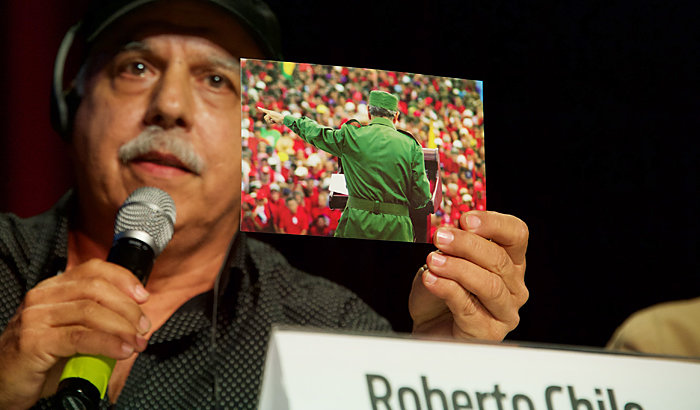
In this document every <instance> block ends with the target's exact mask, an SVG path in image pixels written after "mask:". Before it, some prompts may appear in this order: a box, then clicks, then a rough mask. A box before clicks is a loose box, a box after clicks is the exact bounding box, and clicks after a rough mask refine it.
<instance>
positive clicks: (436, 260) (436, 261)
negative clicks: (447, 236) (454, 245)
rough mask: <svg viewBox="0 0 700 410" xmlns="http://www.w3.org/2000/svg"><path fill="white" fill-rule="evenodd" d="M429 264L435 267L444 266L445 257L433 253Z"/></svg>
mask: <svg viewBox="0 0 700 410" xmlns="http://www.w3.org/2000/svg"><path fill="white" fill-rule="evenodd" d="M430 262H431V263H432V264H433V265H435V266H442V265H444V264H445V256H444V255H440V254H439V253H433V254H432V257H431V258H430Z"/></svg>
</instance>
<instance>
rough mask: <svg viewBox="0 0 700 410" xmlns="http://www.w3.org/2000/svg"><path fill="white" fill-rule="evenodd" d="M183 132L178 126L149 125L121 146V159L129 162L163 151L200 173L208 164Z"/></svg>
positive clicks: (190, 169)
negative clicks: (165, 127)
mask: <svg viewBox="0 0 700 410" xmlns="http://www.w3.org/2000/svg"><path fill="white" fill-rule="evenodd" d="M181 134H182V131H180V130H179V129H177V128H175V129H170V130H167V131H166V130H164V129H163V128H162V127H159V126H157V125H151V126H148V127H147V128H146V129H145V130H143V132H141V133H140V134H139V135H138V136H137V137H136V138H134V139H133V140H131V141H129V142H127V143H126V144H124V145H122V146H121V147H120V148H119V153H118V155H119V160H120V161H122V162H123V163H127V162H129V161H132V160H135V159H137V158H139V157H141V156H144V155H146V154H148V153H151V152H161V153H166V154H171V155H173V156H175V157H176V158H177V159H178V160H179V161H180V162H181V163H182V165H184V166H185V167H186V168H187V169H188V170H189V171H191V172H193V173H195V174H197V175H200V174H201V173H202V172H203V171H204V169H205V168H206V164H205V163H204V160H203V159H202V157H201V156H200V155H199V154H197V152H196V151H195V149H194V147H193V146H192V144H191V143H190V142H189V141H188V140H187V139H186V138H185V137H183V136H182V135H181Z"/></svg>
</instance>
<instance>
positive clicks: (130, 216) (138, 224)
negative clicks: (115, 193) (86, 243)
mask: <svg viewBox="0 0 700 410" xmlns="http://www.w3.org/2000/svg"><path fill="white" fill-rule="evenodd" d="M174 226H175V202H174V201H173V199H172V198H171V197H170V195H168V193H167V192H165V191H163V190H160V189H158V188H154V187H141V188H139V189H137V190H135V191H134V192H132V193H131V195H129V197H128V198H126V201H124V203H123V204H122V206H121V208H119V212H118V213H117V219H116V221H115V222H114V235H115V236H117V235H119V234H121V233H123V232H126V231H140V232H145V233H146V234H148V235H150V236H151V238H153V242H154V243H155V248H154V249H153V252H154V253H155V256H158V255H160V253H161V252H162V251H163V249H165V245H167V244H168V242H170V238H172V237H173V231H174Z"/></svg>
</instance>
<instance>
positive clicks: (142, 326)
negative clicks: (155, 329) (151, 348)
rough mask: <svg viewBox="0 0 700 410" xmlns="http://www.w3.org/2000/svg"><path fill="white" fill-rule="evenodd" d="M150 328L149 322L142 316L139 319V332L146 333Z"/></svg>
mask: <svg viewBox="0 0 700 410" xmlns="http://www.w3.org/2000/svg"><path fill="white" fill-rule="evenodd" d="M150 328H151V321H150V320H148V318H147V317H146V316H145V315H144V316H141V319H139V332H141V333H146V332H148V330H149V329H150Z"/></svg>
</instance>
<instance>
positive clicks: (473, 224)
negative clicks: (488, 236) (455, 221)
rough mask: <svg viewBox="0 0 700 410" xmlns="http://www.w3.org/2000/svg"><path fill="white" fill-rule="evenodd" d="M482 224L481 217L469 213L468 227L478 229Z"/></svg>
mask: <svg viewBox="0 0 700 410" xmlns="http://www.w3.org/2000/svg"><path fill="white" fill-rule="evenodd" d="M480 225H481V219H479V217H478V216H476V215H467V228H468V229H476V228H478V227H479V226H480Z"/></svg>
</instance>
